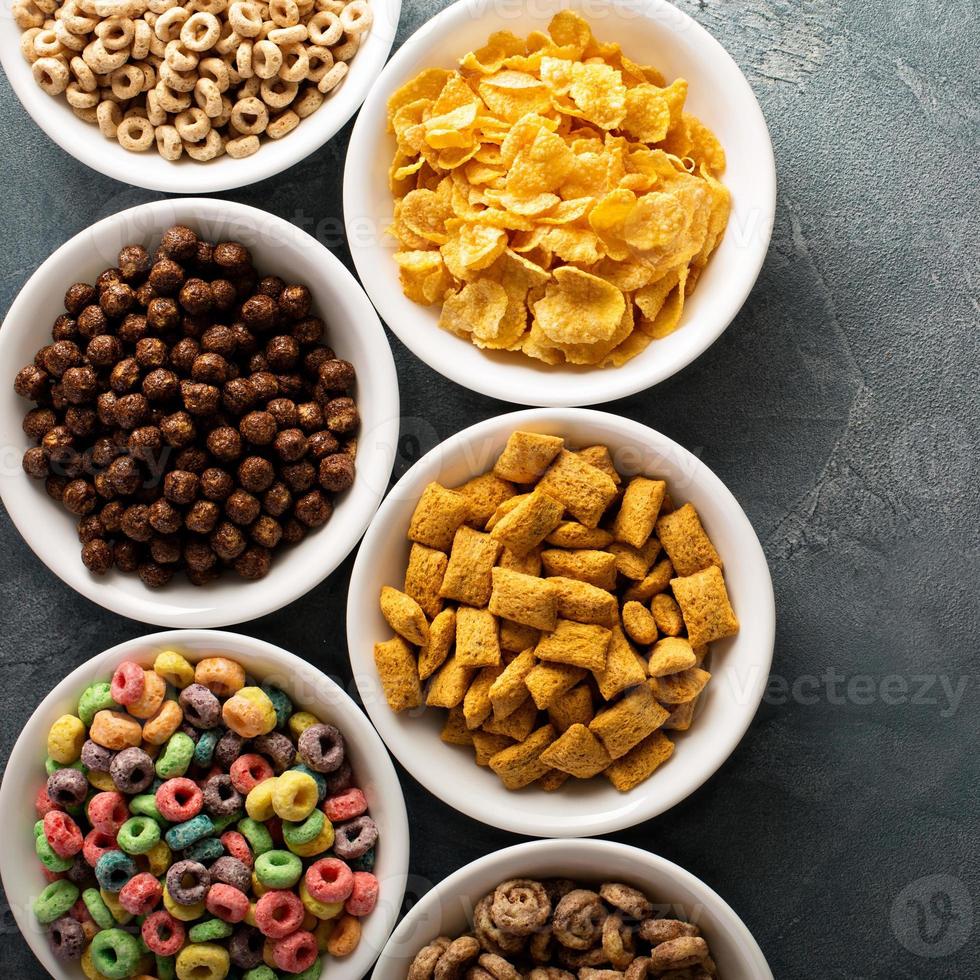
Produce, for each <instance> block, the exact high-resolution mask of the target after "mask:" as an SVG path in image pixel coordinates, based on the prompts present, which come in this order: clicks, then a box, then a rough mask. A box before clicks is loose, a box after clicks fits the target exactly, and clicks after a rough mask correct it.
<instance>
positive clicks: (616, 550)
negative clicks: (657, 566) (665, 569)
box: [609, 537, 660, 582]
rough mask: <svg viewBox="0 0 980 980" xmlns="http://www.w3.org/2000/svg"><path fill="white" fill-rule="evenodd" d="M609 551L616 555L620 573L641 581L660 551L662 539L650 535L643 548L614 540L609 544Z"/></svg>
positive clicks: (617, 567)
mask: <svg viewBox="0 0 980 980" xmlns="http://www.w3.org/2000/svg"><path fill="white" fill-rule="evenodd" d="M609 551H610V552H611V553H612V554H614V555H615V556H616V570H617V571H618V572H619V574H620V575H622V576H623V577H624V578H628V579H632V580H633V581H634V582H639V581H641V580H642V579H643V578H645V577H646V574H647V572H649V571H650V566H651V565H652V564H653V563H654V560H655V559H656V557H657V555H658V554H659V553H660V541H659V540H658V539H657V538H655V537H649V538H647V540H646V542H645V543H644V545H643V547H642V548H634V547H633V546H632V545H629V544H624V543H623V542H622V541H614V542H613V543H612V544H611V545H609Z"/></svg>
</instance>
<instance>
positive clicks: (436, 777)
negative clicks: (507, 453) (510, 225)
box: [347, 408, 776, 838]
mask: <svg viewBox="0 0 980 980" xmlns="http://www.w3.org/2000/svg"><path fill="white" fill-rule="evenodd" d="M541 421H557V422H560V424H561V426H562V428H563V429H565V430H568V431H570V432H572V431H574V429H575V426H576V424H582V425H585V424H589V423H593V424H610V423H611V424H613V425H615V426H616V427H618V428H619V429H620V430H621V431H623V432H625V433H628V434H629V435H630V436H631V437H632V438H633V439H635V440H636V442H637V444H640V445H650V444H656V443H659V444H660V445H662V446H664V447H666V448H667V449H669V451H670V452H671V453H672V454H676V456H677V457H678V458H680V459H682V460H683V461H684V464H685V466H686V467H690V470H691V473H692V477H691V479H692V483H698V484H699V485H700V486H702V487H707V488H708V490H709V491H710V494H711V495H712V496H713V497H714V498H716V499H717V500H719V501H721V502H722V503H723V504H724V506H725V509H726V515H727V517H728V519H729V520H730V521H731V522H733V523H737V524H739V525H741V528H742V533H743V537H744V542H743V545H744V554H745V555H747V556H749V557H750V558H751V561H752V564H753V566H754V570H755V572H756V573H757V579H758V580H757V582H756V583H755V588H756V589H757V590H758V592H759V595H760V599H761V604H762V605H763V606H764V612H763V619H760V620H759V621H758V629H759V633H760V638H761V643H760V646H759V648H758V649H759V651H760V662H759V664H758V665H757V666H759V667H760V668H761V669H759V670H757V671H754V672H753V675H752V676H751V677H750V679H749V681H748V682H747V683H746V684H745V686H744V690H743V691H742V696H743V698H744V705H745V710H744V712H743V714H742V715H741V717H740V718H739V719H738V722H737V723H736V724H730V725H729V726H728V727H727V728H725V729H723V730H721V731H719V732H718V733H717V736H716V738H715V739H714V741H713V744H712V751H711V752H710V754H708V756H707V759H706V761H702V762H701V763H700V764H698V765H697V766H696V772H695V774H694V775H693V776H692V777H690V778H688V779H686V780H685V781H684V782H683V783H682V785H681V786H680V787H679V789H678V790H677V791H676V792H674V793H672V794H670V793H664V792H663V789H662V788H661V790H660V793H659V794H654V793H652V792H650V791H649V787H650V786H652V785H653V783H654V782H655V779H656V776H655V775H654V777H653V778H652V779H651V780H649V781H647V782H646V783H644V784H641V786H640V787H637V788H636V789H635V790H633V791H632V792H631V793H629V794H625V795H624V797H623V799H624V800H626V799H630V798H632V805H631V806H629V807H627V805H626V804H625V803H624V805H623V806H622V807H621V808H619V809H617V810H614V811H611V812H606V813H604V814H596V813H592V812H586V813H577V812H574V811H572V810H571V809H570V812H568V813H566V814H563V815H562V816H560V817H558V816H544V815H540V814H534V815H530V814H528V815H524V814H518V813H516V812H514V811H513V810H512V809H511V808H509V807H504V806H499V805H498V804H496V803H495V802H494V801H493V800H491V799H489V798H487V797H485V796H484V797H479V798H478V797H476V796H470V795H468V794H467V793H466V792H465V791H463V790H462V789H461V788H457V786H456V784H455V783H454V781H453V780H452V779H447V778H445V776H446V774H445V773H444V772H434V771H433V768H434V767H432V766H431V765H430V764H427V760H426V759H425V758H424V757H423V753H420V752H413V751H412V749H411V746H410V745H409V744H406V742H405V741H404V740H402V739H400V738H399V737H398V733H397V731H396V729H395V719H396V717H397V716H396V715H395V714H394V713H393V712H392V711H391V709H390V708H389V707H388V704H387V702H386V701H385V699H384V697H383V696H378V688H377V683H376V668H375V667H374V662H373V659H372V655H371V652H370V650H371V649H373V639H372V637H371V636H370V635H369V629H368V627H366V626H365V625H364V616H363V615H362V609H361V605H362V603H364V602H376V598H375V597H373V596H372V597H363V593H364V589H363V586H362V579H363V578H364V577H365V575H366V574H367V571H368V569H369V568H370V567H371V565H372V563H373V562H374V561H376V555H375V552H376V550H377V549H376V547H375V545H374V541H375V539H376V538H378V537H380V536H381V535H382V534H383V533H384V532H385V530H386V528H387V526H388V525H389V524H390V523H391V521H390V520H389V517H390V515H391V514H392V511H393V510H394V509H395V508H396V507H397V506H398V504H399V503H400V502H401V498H402V497H403V496H404V495H405V490H406V488H408V487H412V486H414V484H416V483H418V484H419V487H418V492H419V493H420V492H421V489H422V486H421V480H420V476H421V475H422V474H424V473H425V472H426V471H427V470H428V468H429V467H430V466H431V465H432V463H433V460H435V459H436V458H443V459H447V460H449V459H453V458H455V457H456V456H458V455H459V454H460V451H461V450H465V447H467V446H468V445H470V444H473V443H477V442H478V441H479V440H480V439H481V438H483V437H484V436H485V435H490V434H491V433H494V432H496V431H498V430H504V431H508V432H513V431H516V430H518V429H520V428H522V427H523V426H526V425H530V426H533V425H534V424H535V423H536V422H541ZM473 475H476V473H475V472H474V474H473ZM417 498H418V493H414V494H413V499H417ZM359 597H360V598H359ZM775 637H776V605H775V596H774V593H773V587H772V578H771V575H770V573H769V567H768V563H767V562H766V557H765V553H764V552H763V550H762V545H761V544H760V542H759V539H758V536H757V535H756V533H755V529H754V528H753V527H752V524H751V522H750V521H749V519H748V516H747V515H746V514H745V511H744V510H743V509H742V507H741V505H740V504H739V503H738V501H737V500H736V499H735V497H734V495H733V494H732V492H731V491H730V490H729V489H728V488H727V487H726V486H725V484H724V483H723V482H722V481H721V479H719V477H718V476H716V475H715V473H714V472H713V471H712V470H710V469H709V468H708V467H707V466H706V465H705V464H704V463H703V462H701V460H700V459H698V458H697V457H696V456H694V455H693V454H692V453H690V452H689V451H688V450H687V449H685V448H684V447H683V446H681V445H680V444H679V443H676V442H674V441H673V440H672V439H669V438H668V437H667V436H665V435H663V434H662V433H660V432H658V431H657V430H655V429H652V428H651V427H649V426H646V425H643V424H642V423H640V422H635V421H633V420H632V419H627V418H624V417H623V416H620V415H613V414H612V413H609V412H601V411H597V410H595V409H589V408H529V409H523V410H518V411H515V412H510V413H507V414H503V415H498V416H494V417H492V418H489V419H485V420H484V421H483V422H478V423H476V424H475V425H472V426H469V427H468V428H466V429H463V430H461V431H459V432H457V433H455V434H454V435H452V436H450V437H449V438H448V439H446V440H445V441H443V442H441V443H439V445H437V446H436V447H434V448H433V449H432V450H430V451H429V452H428V453H426V454H425V455H424V456H423V457H422V458H421V459H419V460H418V461H417V462H416V463H415V464H414V465H413V466H412V467H411V468H410V469H409V470H408V471H407V472H406V473H405V474H404V475H403V476H402V477H401V479H400V480H399V481H398V482H397V483H396V484H395V486H394V487H392V488H391V491H390V492H389V494H388V496H387V497H386V499H385V500H384V502H383V503H382V504H381V507H380V508H379V509H378V512H377V514H375V517H374V519H373V520H372V521H371V524H370V526H369V527H368V529H367V532H366V533H365V535H364V539H363V541H362V542H361V546H360V548H359V549H358V554H357V558H356V559H355V561H354V567H353V569H352V570H351V576H350V588H349V592H348V600H347V653H348V656H349V657H350V661H351V670H352V673H353V676H354V682H355V683H356V684H357V687H358V690H359V691H360V694H361V700H362V702H363V704H364V709H365V711H367V713H368V715H369V716H370V718H371V721H372V722H373V723H374V726H375V728H377V729H378V732H379V733H380V735H381V737H382V739H383V740H384V742H385V744H386V745H387V746H388V748H389V750H390V751H391V753H392V754H393V755H394V756H395V758H396V759H398V761H399V762H400V763H401V764H402V766H403V767H404V768H405V769H406V770H407V771H408V773H409V775H411V776H412V777H413V778H414V779H415V781H416V782H418V783H419V784H420V785H421V786H423V787H424V788H425V789H427V790H428V791H429V792H430V793H432V794H433V795H434V796H436V797H438V798H439V799H441V800H442V801H443V802H444V803H446V804H447V805H448V806H451V807H452V808H453V809H455V810H457V811H459V812H460V813H464V814H466V815H467V816H469V817H472V818H473V819H474V820H477V821H479V822H481V823H485V824H489V825H490V826H493V827H497V828H499V829H501V830H507V831H510V832H512V833H517V834H525V835H526V836H528V837H559V838H560V837H593V836H596V835H599V834H608V833H614V832H616V831H618V830H623V829H625V828H627V827H632V826H636V825H637V824H640V823H643V822H645V821H647V820H650V819H652V818H654V817H657V816H659V815H660V814H662V813H665V812H666V811H667V810H669V809H671V808H672V807H674V806H676V805H677V804H678V803H680V802H681V801H682V800H684V799H686V798H687V797H688V796H690V795H691V794H692V793H694V792H695V791H696V790H698V789H699V788H700V787H701V786H703V785H704V784H705V783H706V782H707V781H708V780H709V779H710V778H711V777H712V776H713V775H714V774H715V773H716V772H717V771H718V770H719V769H720V768H721V766H722V765H724V763H725V762H726V761H727V760H728V758H729V756H731V754H732V753H733V752H734V751H735V748H736V747H737V746H738V744H739V742H741V740H742V738H743V736H744V735H745V733H746V732H747V731H748V729H749V726H750V725H751V724H752V721H753V719H754V717H755V715H756V713H757V711H758V708H759V705H760V704H761V703H762V698H763V696H764V694H765V690H766V685H767V683H768V678H769V671H770V669H771V666H772V658H773V652H774V647H775ZM355 651H357V652H356V653H355ZM461 764H463V765H472V760H461ZM643 786H646V787H648V791H647V793H646V795H645V796H643V797H641V796H640V795H636V794H642V793H643ZM637 801H640V802H637Z"/></svg>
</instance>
